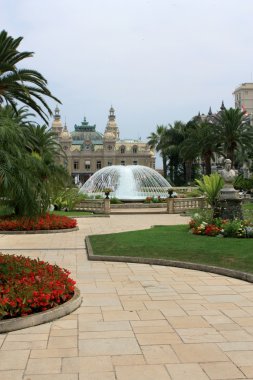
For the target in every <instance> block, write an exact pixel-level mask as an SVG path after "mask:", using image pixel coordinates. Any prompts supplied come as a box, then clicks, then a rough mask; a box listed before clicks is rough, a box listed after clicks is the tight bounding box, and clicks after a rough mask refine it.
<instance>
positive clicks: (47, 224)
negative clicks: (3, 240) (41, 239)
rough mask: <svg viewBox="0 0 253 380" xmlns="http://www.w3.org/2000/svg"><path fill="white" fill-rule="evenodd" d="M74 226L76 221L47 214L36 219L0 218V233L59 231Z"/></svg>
mask: <svg viewBox="0 0 253 380" xmlns="http://www.w3.org/2000/svg"><path fill="white" fill-rule="evenodd" d="M76 225H77V221H76V219H72V218H69V217H67V216H60V215H54V214H48V213H47V214H45V215H41V216H39V217H37V218H36V217H33V218H29V217H25V216H23V217H20V218H17V217H16V216H12V217H10V216H3V217H1V218H0V231H38V230H59V229H68V228H74V227H76Z"/></svg>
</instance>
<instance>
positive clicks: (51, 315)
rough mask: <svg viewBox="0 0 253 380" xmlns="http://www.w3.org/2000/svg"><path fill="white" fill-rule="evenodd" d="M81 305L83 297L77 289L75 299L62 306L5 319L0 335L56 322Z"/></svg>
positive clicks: (0, 323) (0, 325)
mask: <svg viewBox="0 0 253 380" xmlns="http://www.w3.org/2000/svg"><path fill="white" fill-rule="evenodd" d="M81 303H82V297H81V293H80V290H79V289H78V288H77V287H75V293H74V295H73V297H72V298H71V299H70V300H68V301H67V302H64V303H63V304H61V305H58V306H55V307H53V308H52V309H49V310H46V311H42V312H39V313H34V314H31V315H27V316H25V317H18V318H11V319H4V320H2V321H0V334H1V333H7V332H10V331H16V330H21V329H25V328H27V327H33V326H37V325H41V324H42V323H47V322H51V321H54V320H55V319H58V318H61V317H64V316H65V315H68V314H70V313H72V312H73V311H75V310H76V309H77V308H78V307H79V306H80V305H81Z"/></svg>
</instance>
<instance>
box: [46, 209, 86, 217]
mask: <svg viewBox="0 0 253 380" xmlns="http://www.w3.org/2000/svg"><path fill="white" fill-rule="evenodd" d="M53 214H55V215H61V216H70V217H71V216H72V217H73V216H74V217H75V216H87V215H93V213H92V212H88V211H75V210H73V211H53Z"/></svg>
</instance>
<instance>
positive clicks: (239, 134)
mask: <svg viewBox="0 0 253 380" xmlns="http://www.w3.org/2000/svg"><path fill="white" fill-rule="evenodd" d="M214 122H215V124H216V136H217V140H218V141H219V142H220V143H221V144H222V148H223V155H224V156H225V157H227V158H229V159H230V160H231V161H232V165H234V163H235V155H236V152H238V151H240V150H246V151H247V150H252V139H253V130H252V127H251V126H250V123H249V120H248V118H247V116H246V115H245V113H244V112H242V111H241V110H240V109H237V108H236V109H234V108H229V109H226V108H225V109H223V110H222V111H221V112H219V113H218V114H217V115H216V116H215V117H214Z"/></svg>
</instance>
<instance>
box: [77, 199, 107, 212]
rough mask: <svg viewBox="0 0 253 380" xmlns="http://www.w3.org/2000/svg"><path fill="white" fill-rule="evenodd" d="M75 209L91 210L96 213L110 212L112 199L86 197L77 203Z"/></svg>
mask: <svg viewBox="0 0 253 380" xmlns="http://www.w3.org/2000/svg"><path fill="white" fill-rule="evenodd" d="M75 210H78V211H90V212H94V213H95V214H109V213H110V199H86V200H84V201H82V202H80V203H79V204H78V205H76V207H75Z"/></svg>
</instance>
